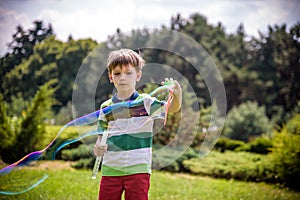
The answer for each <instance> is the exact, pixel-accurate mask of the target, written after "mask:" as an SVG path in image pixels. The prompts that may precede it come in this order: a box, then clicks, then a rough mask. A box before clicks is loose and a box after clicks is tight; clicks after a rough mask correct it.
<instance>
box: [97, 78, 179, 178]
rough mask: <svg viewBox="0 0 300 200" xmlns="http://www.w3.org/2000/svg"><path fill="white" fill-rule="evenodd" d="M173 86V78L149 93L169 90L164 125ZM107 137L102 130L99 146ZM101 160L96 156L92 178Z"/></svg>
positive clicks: (151, 94) (153, 94) (104, 142)
mask: <svg viewBox="0 0 300 200" xmlns="http://www.w3.org/2000/svg"><path fill="white" fill-rule="evenodd" d="M174 87H175V81H173V80H171V81H166V82H164V85H163V86H160V87H158V88H156V89H155V90H153V91H152V92H151V93H150V94H149V95H150V96H151V97H153V96H155V95H156V94H157V93H159V92H164V91H166V90H167V91H169V95H168V99H167V102H166V112H165V119H164V125H166V123H167V116H168V111H169V108H170V105H171V102H172V99H173V93H174ZM107 137H108V133H107V132H104V133H103V134H102V138H101V142H100V146H105V145H106V141H107ZM101 160H102V156H98V157H96V160H95V163H94V167H93V172H92V179H96V177H97V174H98V171H99V167H100V164H101Z"/></svg>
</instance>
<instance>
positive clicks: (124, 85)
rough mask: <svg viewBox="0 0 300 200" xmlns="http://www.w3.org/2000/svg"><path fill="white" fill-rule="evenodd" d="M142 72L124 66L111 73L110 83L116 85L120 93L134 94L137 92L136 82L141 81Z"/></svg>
mask: <svg viewBox="0 0 300 200" xmlns="http://www.w3.org/2000/svg"><path fill="white" fill-rule="evenodd" d="M141 76H142V72H141V71H140V72H137V71H136V69H135V68H134V67H133V66H132V65H131V64H128V65H123V66H120V65H119V66H117V67H115V68H114V69H113V70H112V72H111V73H109V79H110V82H111V83H113V84H114V85H115V87H116V88H117V90H118V92H123V93H124V92H125V93H126V92H133V91H134V90H135V85H136V82H137V81H139V80H140V79H141Z"/></svg>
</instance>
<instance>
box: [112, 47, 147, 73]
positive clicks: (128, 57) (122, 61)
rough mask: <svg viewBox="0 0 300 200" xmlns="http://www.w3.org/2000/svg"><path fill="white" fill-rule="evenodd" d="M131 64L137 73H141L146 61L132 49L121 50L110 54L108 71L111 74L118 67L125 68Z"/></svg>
mask: <svg viewBox="0 0 300 200" xmlns="http://www.w3.org/2000/svg"><path fill="white" fill-rule="evenodd" d="M128 64H131V65H133V67H134V68H135V69H136V71H137V72H139V71H141V70H142V68H143V66H144V64H145V61H144V59H143V58H142V57H141V56H140V55H139V54H138V53H136V52H135V51H133V50H131V49H120V50H116V51H112V52H110V54H109V55H108V59H107V69H108V71H109V73H111V72H112V70H113V69H114V68H115V67H117V66H119V65H120V66H123V65H128Z"/></svg>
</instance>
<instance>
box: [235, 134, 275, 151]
mask: <svg viewBox="0 0 300 200" xmlns="http://www.w3.org/2000/svg"><path fill="white" fill-rule="evenodd" d="M271 148H272V140H271V139H269V138H266V137H259V138H256V139H255V140H253V141H251V142H249V143H246V144H244V145H242V146H240V147H238V148H236V149H235V151H247V152H252V153H258V154H268V153H270V152H271Z"/></svg>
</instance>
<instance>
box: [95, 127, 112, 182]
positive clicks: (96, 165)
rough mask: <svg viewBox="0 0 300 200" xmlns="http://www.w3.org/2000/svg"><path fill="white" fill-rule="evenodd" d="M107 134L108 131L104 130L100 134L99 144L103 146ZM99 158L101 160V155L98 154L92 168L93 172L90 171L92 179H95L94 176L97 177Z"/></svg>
mask: <svg viewBox="0 0 300 200" xmlns="http://www.w3.org/2000/svg"><path fill="white" fill-rule="evenodd" d="M107 136H108V133H106V132H104V133H103V135H102V139H101V142H100V146H104V145H105V144H106V140H107ZM101 160H102V156H98V157H97V158H96V161H95V164H94V168H93V173H92V179H96V177H97V173H98V171H99V167H100V164H101Z"/></svg>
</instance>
